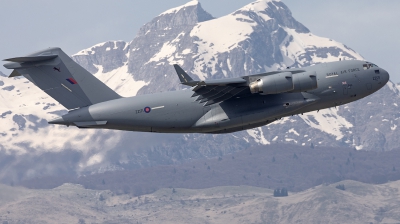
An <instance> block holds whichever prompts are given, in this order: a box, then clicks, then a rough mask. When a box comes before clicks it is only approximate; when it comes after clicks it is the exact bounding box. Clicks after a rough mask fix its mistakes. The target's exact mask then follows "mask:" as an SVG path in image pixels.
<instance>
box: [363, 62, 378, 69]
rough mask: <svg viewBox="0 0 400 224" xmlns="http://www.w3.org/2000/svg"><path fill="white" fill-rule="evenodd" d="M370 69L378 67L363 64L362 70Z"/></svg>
mask: <svg viewBox="0 0 400 224" xmlns="http://www.w3.org/2000/svg"><path fill="white" fill-rule="evenodd" d="M372 67H378V66H377V65H376V64H372V63H371V64H370V63H367V64H363V68H364V70H367V69H370V68H372Z"/></svg>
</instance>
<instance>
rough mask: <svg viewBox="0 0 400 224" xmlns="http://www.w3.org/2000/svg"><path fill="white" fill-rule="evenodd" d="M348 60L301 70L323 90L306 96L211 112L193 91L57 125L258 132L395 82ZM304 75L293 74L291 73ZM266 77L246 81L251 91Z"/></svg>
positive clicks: (108, 106)
mask: <svg viewBox="0 0 400 224" xmlns="http://www.w3.org/2000/svg"><path fill="white" fill-rule="evenodd" d="M366 63H367V62H365V61H357V60H347V61H337V62H330V63H322V64H317V65H314V66H310V67H305V68H301V70H304V71H305V72H315V74H316V76H315V77H316V79H317V83H318V87H317V88H316V89H313V90H309V91H303V92H284V93H277V94H268V95H261V94H258V93H255V94H252V93H251V92H250V91H249V90H246V91H247V92H248V93H247V94H241V95H240V96H237V97H232V98H230V99H228V100H225V101H222V102H219V103H215V104H212V105H209V106H205V105H204V103H199V101H196V100H195V97H192V94H193V93H194V92H193V91H192V89H193V88H189V89H184V90H179V91H173V92H162V93H155V94H149V95H139V96H134V97H127V98H119V99H114V100H110V101H106V102H101V103H97V104H93V105H90V106H87V107H84V108H80V109H76V110H72V111H69V113H68V114H66V115H63V116H62V117H60V118H58V119H56V120H53V121H50V122H49V123H51V124H62V125H72V126H78V127H80V128H103V129H117V130H128V131H141V132H163V133H229V132H235V131H240V130H245V129H249V128H255V127H259V126H263V125H266V124H269V123H271V122H274V121H275V120H277V119H280V118H282V117H285V116H291V115H295V114H301V113H306V112H309V111H315V110H320V109H324V108H329V107H335V106H339V105H343V104H346V103H350V102H352V101H355V100H358V99H361V98H363V97H365V96H368V95H370V94H372V93H373V92H375V91H377V90H379V89H380V88H382V87H383V86H384V85H385V84H386V83H387V82H388V80H389V74H388V72H386V71H385V70H384V69H382V68H379V67H378V66H376V65H374V64H371V63H368V67H366ZM294 70H298V69H287V70H285V72H291V71H294ZM264 75H265V74H259V75H252V76H246V77H245V79H246V80H247V83H246V84H245V85H247V86H249V84H250V83H251V82H253V81H254V80H257V79H259V78H260V77H263V76H264Z"/></svg>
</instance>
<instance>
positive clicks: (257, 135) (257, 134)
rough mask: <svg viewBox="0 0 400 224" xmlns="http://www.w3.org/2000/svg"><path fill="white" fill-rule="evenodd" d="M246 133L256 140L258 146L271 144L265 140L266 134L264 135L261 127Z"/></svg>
mask: <svg viewBox="0 0 400 224" xmlns="http://www.w3.org/2000/svg"><path fill="white" fill-rule="evenodd" d="M246 131H247V133H248V134H249V135H250V136H251V137H252V138H254V141H255V142H257V143H258V144H261V145H269V144H271V143H270V142H269V141H268V140H267V139H265V137H264V133H263V131H262V128H261V127H259V128H253V129H248V130H246Z"/></svg>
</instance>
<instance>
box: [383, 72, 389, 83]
mask: <svg viewBox="0 0 400 224" xmlns="http://www.w3.org/2000/svg"><path fill="white" fill-rule="evenodd" d="M382 73H383V74H382V76H383V81H384V82H385V83H387V82H388V81H389V79H390V75H389V72H387V71H386V70H385V69H382Z"/></svg>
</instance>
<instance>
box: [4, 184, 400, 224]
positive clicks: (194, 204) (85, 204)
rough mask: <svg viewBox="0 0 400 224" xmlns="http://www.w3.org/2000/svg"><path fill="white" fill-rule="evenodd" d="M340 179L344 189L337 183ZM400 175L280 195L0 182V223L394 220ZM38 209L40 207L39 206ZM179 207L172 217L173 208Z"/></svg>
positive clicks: (257, 190)
mask: <svg viewBox="0 0 400 224" xmlns="http://www.w3.org/2000/svg"><path fill="white" fill-rule="evenodd" d="M339 184H340V185H344V188H345V190H340V189H337V188H336V186H337V185H339ZM399 190H400V181H396V182H391V183H387V184H382V185H370V184H363V183H360V182H355V181H342V182H339V183H335V184H332V185H320V186H317V187H314V188H312V189H308V190H306V191H302V192H298V193H292V192H289V196H288V197H273V196H272V195H273V190H271V189H265V188H256V187H249V186H240V187H225V186H224V187H215V188H208V189H201V190H189V189H181V188H173V189H171V188H168V189H160V190H158V191H156V192H154V193H152V194H148V195H143V196H140V197H133V196H130V195H126V194H121V195H115V194H112V193H111V192H109V191H96V190H87V189H84V188H83V187H81V186H80V185H72V184H64V185H62V186H60V187H57V188H54V189H50V190H31V189H26V188H20V187H10V186H5V185H0V200H1V202H2V203H1V204H0V221H2V222H3V223H5V222H8V223H83V222H85V223H398V222H400V215H399V214H400V210H399V206H398V204H399V203H400V201H399V198H400V197H399ZM44 211H45V212H44ZM177 211H179V215H178V213H177Z"/></svg>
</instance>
